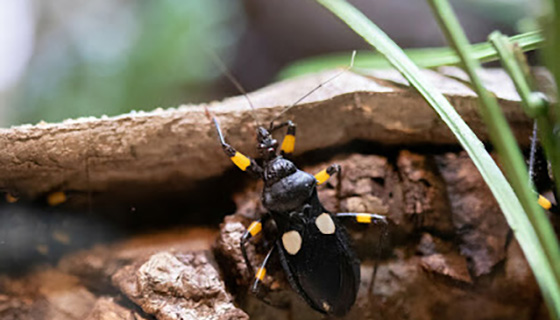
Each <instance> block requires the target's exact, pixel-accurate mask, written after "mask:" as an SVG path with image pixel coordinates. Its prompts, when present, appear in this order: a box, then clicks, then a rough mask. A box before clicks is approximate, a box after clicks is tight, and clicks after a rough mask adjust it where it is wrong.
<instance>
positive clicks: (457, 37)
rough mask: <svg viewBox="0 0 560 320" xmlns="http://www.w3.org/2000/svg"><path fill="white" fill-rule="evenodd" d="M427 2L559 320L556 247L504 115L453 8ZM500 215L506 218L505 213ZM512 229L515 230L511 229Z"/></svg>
mask: <svg viewBox="0 0 560 320" xmlns="http://www.w3.org/2000/svg"><path fill="white" fill-rule="evenodd" d="M429 3H430V5H431V6H432V8H433V10H434V12H435V13H436V17H437V19H438V20H439V22H440V25H441V26H442V29H443V31H444V33H445V35H446V37H447V39H448V41H449V42H450V43H451V44H452V46H453V47H454V48H455V49H456V50H457V52H458V53H459V56H461V61H462V62H463V64H464V66H465V70H466V72H467V73H468V74H469V77H470V79H471V83H472V85H473V87H474V89H475V91H476V92H477V94H478V96H479V100H480V102H481V105H480V108H479V110H480V114H481V116H482V118H483V120H484V122H485V123H486V126H487V127H488V131H489V133H490V138H491V140H492V143H493V144H494V147H495V148H496V150H497V151H498V154H499V156H500V160H501V163H502V165H503V168H504V170H505V172H506V174H507V176H508V178H509V181H510V182H511V184H512V187H513V189H514V190H515V192H516V194H517V197H518V198H519V201H520V202H521V205H522V206H523V208H524V209H525V212H526V213H527V214H523V211H521V212H520V216H519V217H517V218H516V219H517V221H521V219H523V218H527V220H528V222H529V223H530V225H524V226H522V225H519V226H517V227H518V228H521V227H523V229H524V230H525V229H526V230H527V232H531V233H533V234H534V237H536V239H533V240H535V241H534V243H533V244H532V245H529V244H528V243H527V244H525V243H521V240H520V244H521V247H522V248H523V251H524V252H525V255H526V257H527V259H528V260H529V263H530V264H531V266H532V268H533V273H534V274H535V277H536V278H537V281H538V283H539V285H540V288H541V291H542V292H543V296H544V299H545V301H546V303H547V306H548V310H549V311H550V314H551V316H553V317H554V318H555V319H558V318H560V287H559V280H560V246H559V245H558V240H557V238H556V234H555V233H554V229H553V228H552V225H551V224H550V221H549V220H548V217H547V216H546V215H545V213H544V212H543V210H542V209H541V208H540V207H539V205H538V204H537V202H536V195H535V194H534V193H533V191H532V189H531V187H530V185H529V183H528V181H529V177H528V174H527V167H526V166H525V161H524V159H523V156H522V154H521V151H520V150H519V147H518V146H517V142H516V141H515V138H514V136H513V133H512V132H511V130H510V128H509V126H508V124H507V121H506V119H505V116H504V115H503V113H502V110H501V109H500V106H499V105H498V102H497V100H496V98H495V97H494V96H493V95H491V94H490V93H489V92H488V91H487V90H486V88H484V86H483V84H482V81H481V80H480V78H479V77H478V75H477V72H478V71H479V70H480V69H481V67H480V64H479V63H478V62H477V61H476V60H475V59H474V58H473V57H472V55H471V53H470V46H469V42H468V40H467V37H466V35H465V33H464V32H463V29H462V28H461V25H460V24H459V21H458V20H457V18H456V16H455V13H454V12H453V9H452V8H451V6H450V5H449V3H448V2H447V0H430V1H429ZM504 213H505V214H506V217H507V215H508V214H507V213H506V212H504ZM512 229H514V231H515V230H516V229H515V228H514V227H513V226H512ZM520 231H521V229H519V230H518V232H517V233H520ZM516 235H517V234H516ZM518 239H519V238H518ZM534 252H537V253H538V254H539V256H540V257H533V256H531V257H530V256H529V254H530V253H534ZM537 258H538V259H537Z"/></svg>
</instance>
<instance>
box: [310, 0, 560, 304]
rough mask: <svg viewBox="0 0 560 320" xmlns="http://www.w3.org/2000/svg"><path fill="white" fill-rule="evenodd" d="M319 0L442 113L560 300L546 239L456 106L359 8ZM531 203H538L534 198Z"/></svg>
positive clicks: (551, 294)
mask: <svg viewBox="0 0 560 320" xmlns="http://www.w3.org/2000/svg"><path fill="white" fill-rule="evenodd" d="M317 1H318V2H319V3H320V4H322V5H323V6H325V7H326V8H327V9H329V10H330V11H331V12H332V13H334V14H335V15H336V16H337V17H339V18H340V19H341V20H342V21H344V22H345V23H346V24H347V25H348V26H349V27H350V28H352V29H353V30H354V31H355V32H356V33H357V34H359V35H360V36H362V37H363V38H364V39H365V40H366V41H367V42H368V43H370V44H371V45H372V46H373V47H374V48H375V49H377V51H379V52H380V53H381V54H383V55H384V56H385V57H386V58H387V59H388V60H389V62H390V63H391V64H392V65H393V66H394V67H395V68H396V69H397V70H398V71H400V72H401V73H402V74H403V76H404V77H405V78H406V79H407V80H408V81H409V82H410V83H411V85H412V86H414V87H415V88H416V89H417V90H418V92H419V93H420V94H421V95H422V96H423V97H424V99H426V101H427V102H428V103H429V104H430V105H431V106H432V107H433V108H434V110H435V111H436V112H437V113H438V114H439V116H440V117H441V119H442V120H443V121H444V122H445V123H446V125H447V126H448V127H449V128H450V129H451V131H452V132H453V134H454V135H455V136H456V137H457V139H458V140H459V142H460V143H461V145H462V146H463V148H465V150H466V151H467V153H468V154H469V156H470V157H471V159H472V160H473V162H474V164H475V165H476V167H477V168H478V170H479V171H480V173H481V175H482V177H483V179H484V180H485V181H486V183H487V184H488V186H489V188H490V190H491V191H492V193H493V195H494V197H495V198H496V200H497V201H498V203H499V205H500V208H501V209H502V211H503V212H504V214H505V216H506V219H507V221H508V223H509V225H510V226H511V228H512V230H513V231H514V233H515V236H516V238H517V239H518V241H519V243H520V245H521V248H522V249H523V252H524V253H525V256H526V257H527V259H528V261H529V263H530V265H531V267H532V268H533V270H536V272H534V274H535V277H536V278H537V281H538V283H539V285H540V287H541V290H543V293H544V296H545V298H546V299H547V302H553V303H556V302H558V301H560V289H559V288H558V282H557V281H556V277H555V272H554V268H553V266H552V265H551V263H550V261H549V259H548V256H547V254H545V250H544V245H543V243H542V242H541V241H540V238H539V237H538V236H537V235H536V233H535V230H534V229H533V227H532V225H531V223H530V221H529V219H528V217H527V215H526V214H525V212H524V211H523V207H522V206H521V204H520V202H519V200H518V198H517V197H516V195H515V193H514V192H513V189H512V188H511V186H510V185H509V183H508V182H507V180H506V179H505V177H504V175H503V174H502V172H501V171H500V170H499V168H498V166H497V165H496V163H495V162H494V161H493V160H492V158H491V157H490V155H489V154H488V152H487V151H486V150H485V148H484V146H483V144H482V143H481V142H480V140H479V139H478V138H477V137H476V136H475V134H474V133H473V132H472V130H471V129H470V128H469V127H468V126H467V125H466V124H465V122H464V121H463V119H461V117H460V116H459V114H457V112H456V111H455V109H454V108H453V107H452V106H451V105H450V104H449V102H448V101H447V100H446V99H445V97H444V96H443V95H442V94H441V93H439V92H438V91H437V90H436V89H435V88H434V87H433V86H432V85H431V84H430V83H429V82H427V81H426V80H424V78H423V76H422V75H421V73H420V70H419V69H418V67H417V66H416V65H415V64H414V63H413V62H412V61H411V60H410V59H409V58H408V57H407V56H406V54H405V53H404V52H403V51H402V49H400V48H399V47H398V46H397V45H396V44H395V43H394V42H393V41H392V40H391V39H390V38H389V37H388V36H387V35H386V34H385V33H384V32H383V31H382V30H381V29H379V28H378V27H377V26H376V25H375V24H374V23H373V22H371V21H370V20H369V19H368V18H367V17H366V16H364V15H363V14H362V13H361V12H360V11H358V10H357V9H356V8H354V7H353V6H352V5H350V4H349V3H347V2H346V1H343V0H317ZM525 183H527V180H525ZM532 203H534V204H536V201H535V199H533V201H532ZM555 241H556V240H555V239H554V242H555Z"/></svg>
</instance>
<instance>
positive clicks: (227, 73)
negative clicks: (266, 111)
mask: <svg viewBox="0 0 560 320" xmlns="http://www.w3.org/2000/svg"><path fill="white" fill-rule="evenodd" d="M206 51H207V52H208V53H210V56H212V59H214V62H215V63H216V64H217V65H218V67H219V68H220V69H221V70H222V72H223V73H224V75H225V76H226V77H227V78H228V79H229V81H231V83H233V85H234V86H235V88H237V90H239V92H241V93H242V94H243V96H244V97H245V99H246V100H247V102H248V103H249V106H250V107H251V116H252V117H253V119H254V120H255V122H256V123H257V126H259V127H260V126H261V124H260V122H259V118H258V117H257V112H256V109H255V106H254V105H253V102H251V99H249V95H248V94H247V91H245V88H243V86H242V85H241V83H239V81H237V79H236V78H235V77H234V76H233V74H232V73H231V72H230V70H229V69H228V67H227V66H226V64H225V63H224V61H223V60H222V59H221V58H220V57H219V56H218V55H217V54H216V53H215V52H214V51H212V50H209V49H207V50H206Z"/></svg>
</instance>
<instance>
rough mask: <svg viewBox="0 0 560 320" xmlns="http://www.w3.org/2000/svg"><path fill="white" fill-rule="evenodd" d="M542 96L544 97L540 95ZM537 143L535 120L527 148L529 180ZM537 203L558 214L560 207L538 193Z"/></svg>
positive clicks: (532, 173) (532, 174) (532, 172)
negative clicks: (529, 145) (528, 147)
mask: <svg viewBox="0 0 560 320" xmlns="http://www.w3.org/2000/svg"><path fill="white" fill-rule="evenodd" d="M542 97H545V96H544V95H542ZM537 143H538V135H537V122H536V121H535V122H534V125H533V135H532V137H531V149H530V150H529V165H528V166H529V179H530V180H531V182H532V181H533V180H534V179H533V178H534V176H535V158H536V155H537ZM537 195H538V198H537V203H538V204H539V205H540V206H541V207H542V208H543V209H545V210H547V211H548V212H550V213H553V214H559V213H560V209H559V208H558V206H557V205H556V204H553V203H552V202H550V200H548V199H547V198H546V197H545V196H543V195H541V194H538V193H537Z"/></svg>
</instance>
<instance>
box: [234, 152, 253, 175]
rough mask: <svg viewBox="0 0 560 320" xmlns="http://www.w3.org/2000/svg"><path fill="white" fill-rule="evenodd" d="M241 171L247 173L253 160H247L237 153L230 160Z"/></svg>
mask: <svg viewBox="0 0 560 320" xmlns="http://www.w3.org/2000/svg"><path fill="white" fill-rule="evenodd" d="M230 159H231V161H233V163H235V165H236V166H238V167H239V169H241V170H243V171H245V170H247V168H248V167H249V166H250V165H251V159H249V158H247V157H246V156H244V155H243V154H241V153H239V152H235V155H234V156H233V157H231V158H230Z"/></svg>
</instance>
